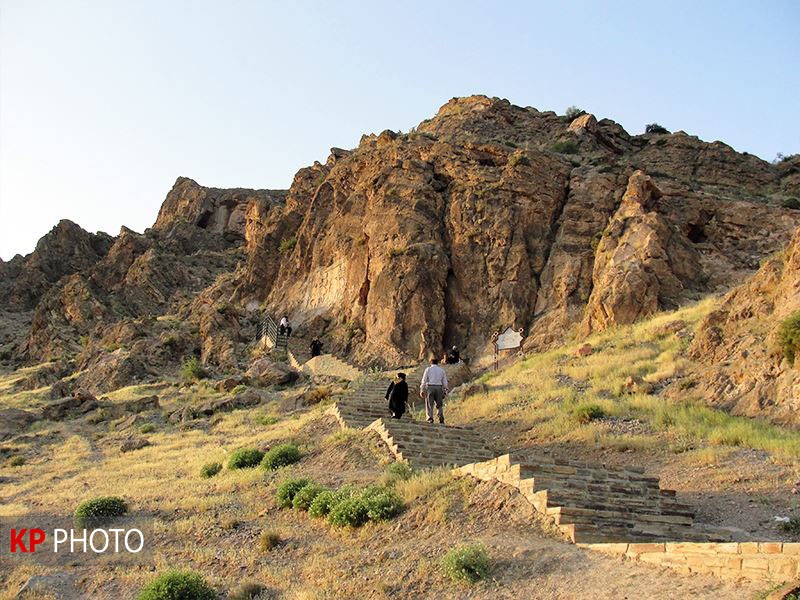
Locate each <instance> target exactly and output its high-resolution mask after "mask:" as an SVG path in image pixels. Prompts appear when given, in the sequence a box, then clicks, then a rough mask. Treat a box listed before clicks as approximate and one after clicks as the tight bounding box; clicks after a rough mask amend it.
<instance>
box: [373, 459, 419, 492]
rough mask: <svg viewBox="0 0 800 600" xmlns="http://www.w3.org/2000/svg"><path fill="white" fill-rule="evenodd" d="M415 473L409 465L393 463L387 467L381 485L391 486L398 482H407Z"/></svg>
mask: <svg viewBox="0 0 800 600" xmlns="http://www.w3.org/2000/svg"><path fill="white" fill-rule="evenodd" d="M413 473H414V471H413V470H412V469H411V467H409V466H408V463H404V462H393V463H391V464H389V465H387V466H386V468H385V469H384V471H383V476H382V477H381V485H383V486H390V485H394V484H395V483H397V482H398V481H405V480H407V479H409V478H410V477H411V475H412V474H413Z"/></svg>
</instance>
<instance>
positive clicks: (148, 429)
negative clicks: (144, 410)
mask: <svg viewBox="0 0 800 600" xmlns="http://www.w3.org/2000/svg"><path fill="white" fill-rule="evenodd" d="M155 430H156V426H155V425H154V424H153V423H145V424H144V425H142V426H141V427H139V433H153V432H154V431H155Z"/></svg>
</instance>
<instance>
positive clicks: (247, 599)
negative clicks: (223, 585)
mask: <svg viewBox="0 0 800 600" xmlns="http://www.w3.org/2000/svg"><path fill="white" fill-rule="evenodd" d="M267 594H268V588H267V587H266V586H263V585H261V584H260V583H254V582H251V581H249V582H246V583H243V584H242V585H240V586H239V587H237V588H236V589H235V590H233V591H232V592H231V593H230V595H229V596H228V600H259V598H266V597H267Z"/></svg>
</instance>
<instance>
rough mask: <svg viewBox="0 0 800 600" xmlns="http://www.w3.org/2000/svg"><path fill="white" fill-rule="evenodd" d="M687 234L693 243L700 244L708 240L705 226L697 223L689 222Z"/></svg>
mask: <svg viewBox="0 0 800 600" xmlns="http://www.w3.org/2000/svg"><path fill="white" fill-rule="evenodd" d="M687 236H688V238H689V240H690V241H691V242H692V243H693V244H702V243H703V242H705V241H707V240H708V236H706V228H705V227H704V226H703V225H701V224H699V223H689V231H688V233H687Z"/></svg>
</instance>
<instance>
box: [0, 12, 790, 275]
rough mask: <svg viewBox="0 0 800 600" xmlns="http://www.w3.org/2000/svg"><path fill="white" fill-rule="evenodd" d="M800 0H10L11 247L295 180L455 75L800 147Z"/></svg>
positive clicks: (7, 157)
mask: <svg viewBox="0 0 800 600" xmlns="http://www.w3.org/2000/svg"><path fill="white" fill-rule="evenodd" d="M798 32H800V3H798V2H794V1H792V0H786V1H777V0H776V1H769V0H768V1H765V2H739V1H729V2H707V1H703V2H698V1H697V0H692V1H691V2H673V1H670V2H642V1H641V0H640V1H637V2H580V1H570V2H555V1H554V2H500V1H498V2H491V3H490V2H473V1H464V0H459V1H455V2H436V1H434V0H427V1H411V2H408V1H404V2H392V3H390V2H383V1H375V0H373V1H371V2H368V1H364V2H348V1H342V0H339V1H337V2H322V1H320V2H299V1H294V0H292V1H291V2H289V1H282V2H267V1H242V0H238V1H236V0H234V1H225V2H221V1H220V2H216V1H215V2H205V1H199V0H193V1H179V0H170V1H156V0H128V1H126V2H122V1H119V0H50V1H46V0H0V256H2V257H3V258H4V259H8V258H10V257H11V256H12V255H13V254H15V253H17V252H20V253H23V254H24V253H27V252H30V251H31V250H32V249H33V247H34V245H35V242H36V240H37V239H38V238H39V237H40V236H41V235H43V234H44V233H46V232H47V231H48V230H49V229H50V228H51V227H52V226H53V225H54V224H55V223H56V222H57V221H58V220H59V219H62V218H68V219H71V220H73V221H75V222H77V223H79V224H80V225H82V226H83V227H85V228H87V229H89V230H92V231H96V230H104V231H108V232H109V233H112V234H116V233H117V232H118V231H119V227H120V225H123V224H124V225H127V226H129V227H131V228H133V229H135V230H137V231H141V230H143V229H144V228H145V227H148V226H149V225H151V224H152V223H153V221H154V220H155V217H156V213H157V211H158V207H159V206H160V204H161V201H162V200H163V198H164V196H165V194H166V193H167V191H168V190H169V188H170V187H171V185H172V183H173V182H174V180H175V178H176V177H177V176H179V175H184V176H188V177H192V178H194V179H196V180H197V181H198V182H199V183H201V184H204V185H210V186H218V187H234V186H241V187H261V188H264V187H267V188H284V187H287V186H288V185H289V183H290V182H291V180H292V176H293V175H294V173H295V171H297V169H299V168H300V167H302V166H304V165H308V164H310V163H312V162H313V161H314V160H324V159H325V158H326V156H327V154H328V149H329V148H330V147H331V146H342V147H353V146H355V145H356V144H357V143H358V139H359V137H360V136H361V134H362V133H365V132H379V131H381V130H383V129H386V128H391V129H403V130H405V129H408V128H409V127H411V126H412V125H415V124H416V123H418V122H419V121H421V120H422V119H425V118H428V117H430V116H432V115H433V114H434V113H435V112H436V110H437V109H438V107H439V106H440V105H441V104H443V103H444V102H446V101H447V100H448V99H449V98H450V97H452V96H461V95H468V94H473V93H484V94H487V95H490V96H500V97H504V98H508V99H509V100H511V102H513V103H515V104H520V105H523V106H534V107H536V108H538V109H540V110H556V111H558V112H560V113H561V112H563V111H564V109H565V108H566V107H567V106H569V105H572V104H576V105H578V106H580V107H582V108H584V109H586V110H588V111H590V112H592V113H594V114H596V115H597V116H598V117H609V118H612V119H615V120H616V121H618V122H620V123H621V124H622V125H623V126H624V127H625V128H626V129H627V130H628V131H629V132H631V133H639V132H641V131H642V130H643V128H644V125H645V124H646V123H650V122H653V121H656V122H659V123H661V124H662V125H664V126H666V127H667V128H669V129H671V130H678V129H683V130H685V131H687V132H689V133H692V134H695V135H698V136H700V137H701V138H703V139H705V140H709V141H711V140H715V139H719V140H723V141H725V142H726V143H729V144H730V145H732V146H733V147H734V148H736V149H737V150H740V151H748V152H751V153H754V154H757V155H759V156H761V157H762V158H765V159H767V160H771V159H772V158H774V156H775V154H776V153H777V152H783V153H784V154H790V153H796V152H800V119H798V109H799V108H800V101H799V99H800V66H799V65H800V33H798Z"/></svg>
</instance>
